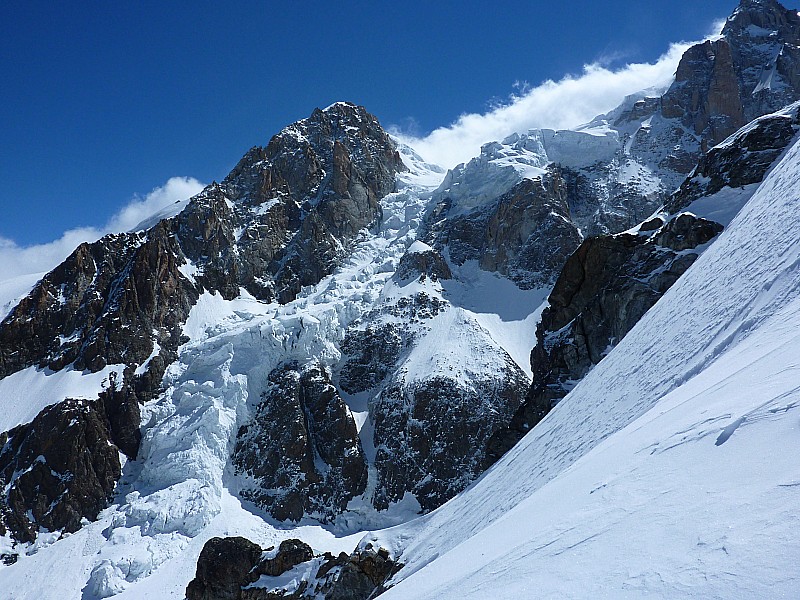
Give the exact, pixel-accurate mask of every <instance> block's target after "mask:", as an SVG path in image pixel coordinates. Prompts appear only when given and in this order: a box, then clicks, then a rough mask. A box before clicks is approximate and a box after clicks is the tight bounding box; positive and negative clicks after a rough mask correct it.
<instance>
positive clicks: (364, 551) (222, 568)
mask: <svg viewBox="0 0 800 600" xmlns="http://www.w3.org/2000/svg"><path fill="white" fill-rule="evenodd" d="M401 567H402V565H400V564H398V563H397V562H396V561H395V560H393V559H392V557H391V556H390V554H389V552H388V551H387V550H386V549H385V548H381V547H375V546H373V544H372V543H371V542H365V543H363V544H360V545H359V546H358V548H356V550H355V551H354V552H353V553H352V554H350V555H348V554H346V553H341V554H340V555H339V556H333V555H332V554H330V553H325V554H322V555H317V556H315V555H314V554H313V551H312V550H311V548H310V547H309V546H308V545H307V544H305V543H303V542H302V541H300V540H293V539H292V540H284V541H283V542H281V544H280V546H279V547H278V548H277V549H275V548H269V549H267V550H266V551H263V552H262V550H261V548H260V547H259V546H258V545H256V544H253V543H252V542H250V541H249V540H247V539H245V538H242V537H233V538H212V539H211V540H209V541H208V542H206V545H205V546H204V547H203V550H202V552H201V553H200V558H199V559H198V561H197V574H196V576H195V578H194V579H193V580H192V581H191V582H190V583H189V586H188V587H187V589H186V598H187V600H278V599H283V600H299V599H300V598H322V599H324V600H368V599H369V598H374V597H376V596H377V595H378V594H380V592H381V591H383V584H384V583H385V582H386V581H387V580H388V579H389V577H391V576H392V575H393V574H394V573H396V572H397V571H398V570H399V569H400V568H401ZM289 572H291V573H292V574H293V575H294V577H292V578H291V581H289V579H288V578H286V577H284V578H280V576H281V575H284V574H287V573H289Z"/></svg>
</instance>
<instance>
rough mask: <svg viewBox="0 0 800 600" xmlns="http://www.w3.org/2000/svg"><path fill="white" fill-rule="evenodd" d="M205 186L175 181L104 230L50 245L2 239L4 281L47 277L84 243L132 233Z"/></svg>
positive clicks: (83, 230) (75, 233)
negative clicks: (30, 244) (159, 212)
mask: <svg viewBox="0 0 800 600" xmlns="http://www.w3.org/2000/svg"><path fill="white" fill-rule="evenodd" d="M204 187H205V184H202V183H200V182H199V181H197V180H196V179H194V178H193V177H172V178H171V179H169V180H168V181H167V182H166V183H165V184H164V185H163V186H161V187H157V188H155V189H154V190H153V191H151V192H150V193H149V194H147V195H146V196H143V197H142V196H138V195H137V196H134V198H133V199H132V200H131V201H130V202H129V203H128V204H127V205H126V206H125V207H123V208H122V210H120V211H119V212H118V213H116V214H115V215H114V216H113V217H111V219H109V221H108V223H106V225H105V226H104V227H103V228H102V229H100V228H96V227H79V228H77V229H70V230H69V231H67V232H65V233H64V234H63V235H62V236H61V237H60V238H58V239H57V240H54V241H52V242H49V243H47V244H38V245H35V246H19V245H18V244H17V243H16V242H15V241H13V240H10V239H7V238H2V237H0V281H5V280H8V279H11V278H15V277H20V276H23V275H29V274H32V273H45V272H47V271H50V270H51V269H53V268H54V267H55V266H56V265H58V264H59V263H60V262H61V261H63V260H64V259H65V258H66V257H67V256H69V255H70V253H71V252H72V251H73V250H75V248H76V247H77V246H78V245H79V244H81V243H83V242H93V241H95V240H98V239H100V237H102V236H103V235H104V234H106V233H110V232H121V231H129V230H130V229H132V228H133V227H136V225H138V224H139V223H140V222H141V221H143V220H144V219H145V218H147V217H149V216H150V215H153V214H154V213H156V212H158V211H160V210H162V209H164V208H166V207H167V206H170V205H171V204H174V203H175V202H180V201H181V200H186V199H187V198H190V197H191V196H194V195H195V194H197V193H199V192H200V191H201V190H202V189H203V188H204Z"/></svg>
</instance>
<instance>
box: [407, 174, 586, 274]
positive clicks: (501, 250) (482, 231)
mask: <svg viewBox="0 0 800 600" xmlns="http://www.w3.org/2000/svg"><path fill="white" fill-rule="evenodd" d="M443 186H444V184H443ZM437 193H438V194H439V197H440V198H441V200H439V202H438V204H437V205H436V206H435V207H434V208H433V209H432V211H431V212H430V214H429V215H428V216H427V218H426V226H425V228H426V231H425V232H424V233H423V236H422V237H423V239H424V240H425V241H427V242H428V243H429V244H430V245H431V246H433V247H435V248H437V249H440V251H446V253H447V256H448V257H449V258H450V260H451V261H452V262H453V263H455V264H456V265H463V264H464V263H465V262H466V261H469V260H476V261H478V264H479V265H480V267H481V268H482V269H483V270H485V271H494V272H498V273H501V274H503V275H505V276H506V277H508V278H509V279H511V280H512V281H514V282H515V283H516V284H517V285H518V286H520V287H521V288H523V289H531V288H535V287H544V286H547V285H550V284H552V281H553V280H554V279H555V276H556V275H557V274H558V271H559V270H560V268H561V266H562V265H563V263H564V261H565V260H566V258H567V256H569V255H570V253H572V252H573V251H574V250H575V248H577V246H578V244H580V241H581V235H580V233H579V231H578V228H577V227H576V226H575V225H574V224H573V222H572V220H571V219H570V210H569V203H568V199H567V187H566V185H565V183H564V180H563V178H562V177H561V174H560V173H559V171H558V169H550V170H549V171H548V172H547V173H546V174H545V175H543V176H541V177H540V178H537V179H523V180H522V181H520V182H519V183H518V184H516V185H515V186H513V187H512V188H511V189H510V190H509V191H507V192H506V193H504V194H502V195H500V196H499V197H497V198H495V199H492V200H491V201H488V202H481V203H478V204H477V205H475V206H472V207H470V206H469V204H467V205H466V206H465V205H464V204H463V203H461V204H458V203H455V202H454V200H453V198H451V196H450V194H449V188H444V187H442V188H440V190H439V191H438V192H437Z"/></svg>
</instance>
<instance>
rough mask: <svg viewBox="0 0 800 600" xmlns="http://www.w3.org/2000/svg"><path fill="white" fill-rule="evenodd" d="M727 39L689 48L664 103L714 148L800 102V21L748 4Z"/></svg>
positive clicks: (771, 4)
mask: <svg viewBox="0 0 800 600" xmlns="http://www.w3.org/2000/svg"><path fill="white" fill-rule="evenodd" d="M722 34H723V36H724V37H723V38H721V39H719V40H717V41H713V42H712V41H706V42H704V43H703V44H699V45H697V46H694V47H692V48H690V49H689V50H688V51H687V52H686V54H685V55H684V56H683V58H682V59H681V62H680V65H679V66H678V70H677V73H676V78H675V83H674V84H673V85H672V87H670V89H669V91H668V92H667V93H666V94H665V95H664V96H663V98H662V107H663V108H662V110H663V114H664V116H665V117H667V118H677V119H680V120H681V122H682V123H683V124H684V125H686V126H687V127H690V128H691V129H692V130H693V131H694V133H695V134H696V135H698V136H701V137H702V138H703V139H704V140H705V141H706V143H707V146H709V147H710V146H714V145H716V144H718V143H719V142H721V141H722V140H724V139H725V138H726V137H728V136H729V135H730V134H732V133H733V132H734V131H736V130H737V129H739V128H740V127H742V126H743V125H744V124H745V123H749V122H750V121H752V120H753V119H755V118H756V117H758V116H760V115H763V114H767V113H771V112H775V111H777V110H779V109H780V108H782V107H784V106H786V105H787V104H790V103H791V102H793V101H795V100H796V99H797V98H798V96H800V75H798V73H800V69H799V68H798V67H800V45H799V44H800V17H798V15H797V12H796V11H792V10H787V9H785V8H784V7H783V6H781V5H780V4H779V3H778V2H776V1H775V0H768V1H767V0H763V1H762V0H743V1H742V2H741V3H740V5H739V7H738V8H737V9H736V11H735V12H734V13H733V15H732V16H731V17H730V18H729V19H728V21H727V23H726V24H725V27H724V28H723V30H722Z"/></svg>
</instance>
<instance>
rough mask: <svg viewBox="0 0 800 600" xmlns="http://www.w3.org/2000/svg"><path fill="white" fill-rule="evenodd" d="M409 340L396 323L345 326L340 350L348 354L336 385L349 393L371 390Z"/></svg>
mask: <svg viewBox="0 0 800 600" xmlns="http://www.w3.org/2000/svg"><path fill="white" fill-rule="evenodd" d="M409 343H410V340H409V339H408V338H407V337H406V336H404V335H403V333H402V330H401V329H400V327H398V326H397V325H395V324H392V323H388V324H382V325H379V326H369V327H367V328H366V329H355V328H351V329H348V331H347V333H346V334H345V338H344V341H343V342H342V346H341V350H342V352H343V353H344V354H345V356H346V357H347V358H346V359H345V362H344V365H343V366H342V368H341V371H340V373H339V385H341V387H342V389H343V390H344V391H345V392H347V393H348V394H357V393H359V392H365V391H367V390H371V389H372V388H374V387H376V386H377V385H378V384H380V383H381V382H382V381H383V380H384V379H385V378H386V376H387V375H388V374H389V373H390V371H391V370H392V369H393V368H394V366H395V364H396V363H397V360H398V359H399V358H400V353H401V352H402V351H403V349H404V348H405V347H407V346H408V344H409Z"/></svg>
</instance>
